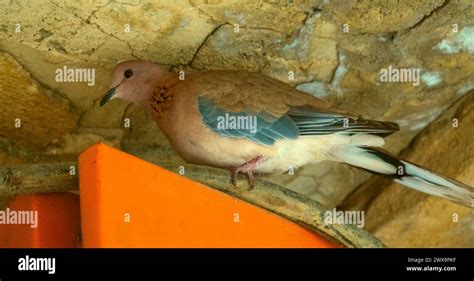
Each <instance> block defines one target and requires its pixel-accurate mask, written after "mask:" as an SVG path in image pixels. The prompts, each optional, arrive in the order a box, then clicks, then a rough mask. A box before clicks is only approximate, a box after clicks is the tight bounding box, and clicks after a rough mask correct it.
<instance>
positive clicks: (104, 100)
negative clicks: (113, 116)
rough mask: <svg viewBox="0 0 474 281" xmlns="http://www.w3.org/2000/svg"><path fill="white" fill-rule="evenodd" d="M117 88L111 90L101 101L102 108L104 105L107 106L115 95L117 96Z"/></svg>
mask: <svg viewBox="0 0 474 281" xmlns="http://www.w3.org/2000/svg"><path fill="white" fill-rule="evenodd" d="M116 88H117V87H113V88H111V89H110V90H109V91H108V92H107V94H105V96H104V97H103V98H102V99H101V100H100V106H103V105H104V104H106V103H107V102H108V101H109V100H110V99H111V98H112V97H113V96H114V95H115V89H116Z"/></svg>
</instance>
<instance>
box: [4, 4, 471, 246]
mask: <svg viewBox="0 0 474 281" xmlns="http://www.w3.org/2000/svg"><path fill="white" fill-rule="evenodd" d="M0 12H1V14H2V17H1V28H0V51H2V54H1V55H0V67H1V68H0V74H1V77H2V79H1V81H0V100H1V103H0V165H2V166H3V165H11V164H20V163H32V162H49V161H62V160H71V159H75V158H76V157H77V155H78V154H79V153H80V152H81V151H82V150H83V149H84V148H85V147H87V146H89V145H91V144H93V143H95V142H97V141H103V142H106V143H108V144H110V145H113V146H115V147H119V148H121V149H123V150H125V151H127V152H129V153H132V154H135V155H137V156H139V157H141V158H144V159H148V160H150V159H157V158H162V159H167V160H169V161H173V162H180V163H181V162H183V160H181V159H180V158H179V157H178V156H177V155H176V154H175V153H174V152H173V151H172V149H171V147H170V145H169V143H168V142H167V140H166V139H165V138H164V136H163V135H162V134H161V132H160V131H159V129H158V128H157V127H156V126H155V125H154V123H153V122H152V120H151V119H150V117H149V116H147V115H146V114H145V113H144V112H142V111H141V110H140V108H137V107H136V106H133V105H129V104H127V103H126V102H125V101H119V100H114V101H112V102H111V103H110V105H109V106H108V107H107V109H106V110H104V109H101V108H99V106H98V100H99V99H100V97H101V96H102V95H103V94H104V93H105V92H106V91H107V89H108V87H109V77H110V71H111V69H112V68H113V67H114V65H115V64H116V63H117V62H119V61H122V60H126V59H133V58H139V59H145V60H151V61H154V62H156V63H159V64H161V65H163V66H165V67H167V68H169V69H170V70H173V71H177V70H185V71H197V70H200V69H234V70H246V71H253V72H259V73H262V74H265V75H268V76H271V77H274V78H276V79H280V80H282V81H284V82H287V83H289V84H291V85H292V86H294V87H296V88H297V89H300V90H302V91H305V92H309V93H311V94H313V95H315V96H318V97H320V98H324V99H327V100H330V101H331V102H333V103H335V104H336V105H338V106H339V107H342V108H344V109H347V110H349V111H353V112H356V113H359V114H361V115H363V116H365V117H367V118H373V119H380V120H387V121H388V120H389V121H394V122H397V123H399V124H400V127H401V130H400V132H397V133H396V134H394V135H392V136H390V137H388V138H387V139H386V143H387V144H386V149H387V150H389V151H391V152H393V153H399V152H400V151H401V150H403V149H407V150H413V149H414V148H413V146H414V145H415V144H413V143H412V140H413V138H414V137H415V136H417V135H418V134H420V132H423V131H424V130H425V128H426V127H427V126H428V125H429V124H430V123H432V122H433V121H434V120H436V119H437V118H438V117H439V116H440V115H441V114H443V112H445V111H446V110H447V108H449V107H450V106H452V105H453V104H454V103H455V102H456V101H458V100H459V99H461V98H462V97H463V96H465V95H467V94H468V93H469V92H470V91H471V90H472V89H474V81H473V77H474V61H473V57H474V3H473V2H472V1H471V0H430V1H382V0H374V1H355V0H350V1H329V0H325V1H262V2H257V1H230V0H229V1H219V0H212V1H211V0H208V1H196V0H190V1H139V0H130V1H125V0H121V1H106V0H102V1H86V0H82V1H63V0H61V1H59V0H51V1H26V0H25V1H8V0H3V1H0ZM64 66H68V67H77V68H94V69H95V71H96V80H95V85H93V86H88V85H87V84H86V83H58V82H57V81H56V80H55V70H56V69H58V68H63V67H64ZM389 66H391V67H393V68H406V69H419V70H420V75H421V77H420V80H419V85H417V86H415V85H413V84H414V83H383V82H382V81H381V80H380V71H381V70H382V69H387V68H388V67H389ZM289 71H292V72H293V73H294V80H289V75H288V72H289ZM17 118H19V119H21V120H22V123H23V127H21V128H20V129H18V128H15V127H14V124H15V120H16V119H17ZM124 118H129V119H130V121H131V128H124V126H123V124H124ZM444 130H447V129H444ZM461 131H462V130H455V131H452V132H450V134H453V135H455V136H456V137H458V138H462V139H463V140H464V141H467V142H469V140H471V139H470V136H469V134H467V133H464V134H462V135H461V133H460V132H461ZM430 138H431V140H430V141H427V142H428V143H429V144H430V146H436V147H437V148H436V149H438V150H440V151H441V150H443V149H447V148H448V147H447V146H448V145H449V143H445V142H439V141H437V140H436V135H433V136H432V137H430ZM433 149H434V148H433ZM421 151H422V150H421ZM419 153H422V152H419ZM470 156H473V157H474V155H472V154H470ZM453 159H455V158H453ZM453 161H454V162H455V161H456V160H453ZM422 164H424V163H422ZM442 167H443V163H442V161H441V162H439V163H438V162H433V163H431V168H433V169H434V170H439V171H440V172H445V173H446V175H448V176H453V177H455V176H459V175H460V174H459V173H458V172H456V171H451V170H446V171H443V170H442V169H443V168H442ZM465 177H466V178H465V179H466V181H469V180H470V181H471V183H472V174H471V176H470V177H469V176H465ZM268 179H269V180H271V181H273V182H277V183H280V184H283V185H285V186H287V187H289V188H291V189H293V190H296V191H298V192H301V193H303V194H306V195H308V196H310V197H312V198H314V199H316V200H318V201H320V202H322V203H324V204H326V205H327V206H329V207H332V206H338V205H340V204H341V203H342V202H344V200H345V199H346V198H347V197H348V196H350V195H351V194H352V193H353V192H354V191H355V190H356V188H357V187H359V186H363V185H364V184H365V183H367V182H370V181H371V180H372V179H373V178H372V175H370V174H368V173H366V172H364V171H360V170H358V169H355V168H351V167H348V166H345V165H342V164H338V163H322V164H319V165H317V166H316V165H308V166H307V167H304V168H302V169H300V170H299V171H297V172H296V174H295V175H276V176H269V177H268ZM389 189H391V188H389ZM403 196H411V195H403ZM380 200H382V199H380ZM430 200H431V199H430ZM374 206H376V205H374ZM373 208H376V207H373ZM373 210H376V209H373ZM394 224H395V222H394ZM373 228H374V229H376V228H377V227H376V225H374V226H373ZM377 229H378V230H376V232H377V233H379V234H380V235H381V236H383V235H384V234H382V233H385V232H384V230H383V229H382V228H377ZM394 245H395V244H394ZM413 245H418V244H413ZM464 245H465V244H464Z"/></svg>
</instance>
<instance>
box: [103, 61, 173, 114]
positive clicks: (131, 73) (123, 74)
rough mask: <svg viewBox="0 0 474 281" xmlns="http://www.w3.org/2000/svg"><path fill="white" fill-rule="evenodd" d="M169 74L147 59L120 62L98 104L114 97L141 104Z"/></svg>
mask: <svg viewBox="0 0 474 281" xmlns="http://www.w3.org/2000/svg"><path fill="white" fill-rule="evenodd" d="M170 75H171V73H169V72H168V71H166V70H163V69H162V68H161V67H160V66H158V65H157V64H154V63H152V62H149V61H141V60H129V61H124V62H121V63H119V64H117V65H116V66H115V68H114V71H113V73H112V80H111V82H110V90H109V91H108V92H107V94H106V95H105V96H104V97H103V98H102V100H101V101H100V106H103V105H104V104H106V103H107V102H108V101H109V100H111V99H115V98H120V99H124V100H127V101H130V102H133V103H136V104H143V103H144V102H145V101H146V100H148V99H149V98H150V97H151V95H152V94H153V91H154V89H155V87H156V85H157V84H158V85H159V83H160V81H162V80H164V79H169V78H170Z"/></svg>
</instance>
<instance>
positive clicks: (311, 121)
mask: <svg viewBox="0 0 474 281" xmlns="http://www.w3.org/2000/svg"><path fill="white" fill-rule="evenodd" d="M288 116H289V117H290V118H291V119H292V120H293V122H295V124H296V126H297V127H298V129H299V131H300V135H301V136H317V135H328V134H337V133H344V134H356V133H367V134H374V135H381V136H387V135H390V134H391V133H393V132H396V131H398V130H399V127H398V125H397V124H396V123H392V122H383V121H376V120H367V119H364V118H362V117H359V118H357V119H354V118H349V117H347V116H344V115H341V114H335V113H334V114H333V113H326V112H318V111H317V110H316V109H312V108H303V107H292V108H290V110H289V111H288Z"/></svg>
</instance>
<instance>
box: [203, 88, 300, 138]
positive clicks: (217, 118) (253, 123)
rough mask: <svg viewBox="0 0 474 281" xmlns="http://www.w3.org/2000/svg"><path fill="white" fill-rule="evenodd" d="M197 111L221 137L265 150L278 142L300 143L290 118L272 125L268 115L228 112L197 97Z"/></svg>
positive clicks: (274, 121) (282, 118) (273, 122)
mask: <svg viewBox="0 0 474 281" xmlns="http://www.w3.org/2000/svg"><path fill="white" fill-rule="evenodd" d="M198 107H199V112H200V113H201V117H202V120H203V121H204V123H205V124H206V126H207V127H208V128H210V129H211V130H213V131H214V132H216V133H218V134H220V135H222V136H226V137H232V138H247V139H250V140H252V141H254V142H256V143H259V144H262V145H265V146H271V145H273V144H274V143H275V141H276V140H279V139H297V138H298V136H299V130H298V127H297V126H296V124H295V123H294V122H293V120H291V118H290V117H289V116H287V115H284V116H282V117H280V118H278V119H277V118H274V120H272V121H269V120H271V119H270V118H268V114H267V113H265V112H262V113H256V114H251V113H246V112H228V111H226V110H224V109H221V108H218V107H216V106H215V104H213V102H212V101H210V100H207V99H205V98H203V97H198Z"/></svg>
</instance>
